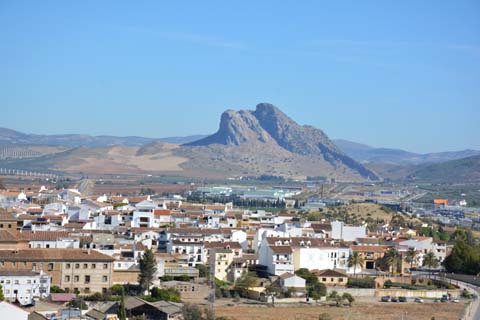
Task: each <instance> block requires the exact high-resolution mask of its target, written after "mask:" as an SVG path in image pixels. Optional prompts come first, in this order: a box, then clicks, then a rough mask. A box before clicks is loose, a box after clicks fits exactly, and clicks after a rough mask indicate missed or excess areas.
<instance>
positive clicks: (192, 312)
mask: <svg viewBox="0 0 480 320" xmlns="http://www.w3.org/2000/svg"><path fill="white" fill-rule="evenodd" d="M182 315H183V319H184V320H202V309H200V307H199V306H197V305H195V304H191V303H185V304H184V305H183V308H182Z"/></svg>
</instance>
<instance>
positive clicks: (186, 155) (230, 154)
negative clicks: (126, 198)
mask: <svg viewBox="0 0 480 320" xmlns="http://www.w3.org/2000/svg"><path fill="white" fill-rule="evenodd" d="M6 136H7V135H6V134H5V135H4V136H3V137H4V138H5V137H6ZM8 137H9V139H10V141H13V140H15V139H17V140H16V141H27V140H28V141H29V142H30V143H32V142H33V141H34V140H33V139H34V138H36V139H38V138H37V137H31V136H30V135H22V134H16V133H15V132H9V133H8ZM96 138H99V137H91V136H87V137H83V136H82V137H81V139H80V137H78V136H74V137H71V140H70V141H69V142H68V145H74V144H77V145H78V144H80V143H81V144H82V146H80V147H78V146H77V147H74V148H70V149H68V150H63V151H62V150H59V151H57V152H56V153H52V154H47V155H42V156H39V157H36V158H28V157H26V158H22V159H7V160H0V166H1V167H8V168H16V169H29V170H35V169H36V168H38V169H41V170H49V171H54V172H68V173H89V174H92V175H94V174H98V175H102V174H107V173H108V174H117V173H123V174H145V173H147V172H148V173H160V174H167V175H170V174H172V175H176V176H180V175H181V176H189V177H195V178H215V179H216V178H220V179H224V178H229V177H238V176H282V177H286V178H293V179H302V178H305V177H306V176H315V177H325V178H327V179H335V180H337V181H365V180H368V179H370V180H377V179H379V177H378V176H377V174H376V173H375V172H374V171H372V170H370V169H368V168H366V167H365V166H363V165H362V164H360V163H358V162H357V161H355V160H353V159H352V158H350V157H349V156H347V155H346V154H345V153H344V152H342V151H341V150H340V149H338V148H337V147H336V145H335V144H334V143H333V142H332V141H331V140H330V139H329V138H328V136H327V135H326V134H325V133H324V132H323V131H322V130H320V129H316V128H313V127H311V126H302V125H299V124H298V123H296V122H295V121H293V120H292V119H290V118H289V117H288V116H287V115H285V114H284V113H283V112H281V111H280V110H279V109H278V108H277V107H275V106H273V105H271V104H267V103H261V104H259V105H257V107H256V109H255V110H240V111H234V110H227V111H225V112H224V113H223V114H222V116H221V119H220V126H219V129H218V131H217V132H216V133H214V134H212V135H210V136H207V137H201V139H199V140H196V141H193V142H187V143H185V144H183V145H179V144H170V143H166V142H164V141H161V140H160V139H157V140H154V141H150V142H149V143H147V144H143V145H134V144H140V143H141V142H146V141H148V140H137V141H136V142H135V140H134V142H132V141H130V142H126V141H124V140H122V139H127V138H118V139H117V140H115V142H122V143H123V144H124V145H121V143H118V145H110V142H111V141H112V140H98V139H96ZM43 139H47V138H46V137H44V138H43ZM79 139H80V140H79ZM60 140H61V139H60V138H59V136H54V137H52V136H49V137H48V142H49V143H59V141H60ZM91 140H93V141H96V142H95V143H92V144H93V145H94V146H90V145H88V144H87V146H84V145H85V144H86V143H85V141H91ZM35 141H39V140H35ZM98 141H102V143H103V144H106V145H103V146H97V145H98V144H99V143H100V142H98Z"/></svg>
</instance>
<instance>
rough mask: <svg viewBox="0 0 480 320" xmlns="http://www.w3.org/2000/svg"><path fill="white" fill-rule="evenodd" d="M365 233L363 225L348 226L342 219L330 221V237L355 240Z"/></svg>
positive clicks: (362, 236)
mask: <svg viewBox="0 0 480 320" xmlns="http://www.w3.org/2000/svg"><path fill="white" fill-rule="evenodd" d="M366 234H367V229H366V228H365V226H348V225H345V223H343V221H333V222H332V238H333V239H337V240H344V241H355V240H356V239H357V238H364V237H365V235H366Z"/></svg>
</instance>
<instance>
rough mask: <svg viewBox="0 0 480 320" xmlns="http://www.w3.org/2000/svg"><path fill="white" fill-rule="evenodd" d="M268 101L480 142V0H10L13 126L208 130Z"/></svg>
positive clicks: (451, 145)
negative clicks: (230, 114)
mask: <svg viewBox="0 0 480 320" xmlns="http://www.w3.org/2000/svg"><path fill="white" fill-rule="evenodd" d="M260 102H270V103H273V104H275V105H276V106H278V107H279V108H280V109H281V110H282V111H284V112H285V113H286V114H287V115H289V116H290V117H292V118H293V119H294V120H296V121H297V122H299V123H300V124H309V125H313V126H315V127H318V128H321V129H322V130H324V131H325V132H326V133H327V134H328V135H329V136H330V137H331V138H342V139H348V140H351V141H356V142H361V143H365V144H369V145H372V146H377V147H394V148H402V149H406V150H409V151H414V152H434V151H446V150H460V149H466V148H472V149H480V139H479V138H480V125H479V120H480V1H476V0H473V1H438V0H435V1H426V0H425V1H413V0H412V1H388V0H387V1H236V2H234V1H169V2H168V3H167V2H166V1H165V2H164V1H17V0H12V1H7V0H0V110H1V112H0V127H7V128H11V129H15V130H19V131H22V132H27V133H37V134H54V133H56V134H60V133H62V134H63V133H84V134H92V135H102V134H109V135H119V136H127V135H137V136H146V137H167V136H183V135H192V134H208V133H213V132H215V131H216V130H217V128H218V123H219V119H220V115H221V113H222V112H223V111H224V110H226V109H254V108H255V105H256V104H258V103H260Z"/></svg>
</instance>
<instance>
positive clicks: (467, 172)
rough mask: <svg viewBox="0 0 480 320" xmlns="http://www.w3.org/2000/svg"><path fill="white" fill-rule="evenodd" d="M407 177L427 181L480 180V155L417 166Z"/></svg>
mask: <svg viewBox="0 0 480 320" xmlns="http://www.w3.org/2000/svg"><path fill="white" fill-rule="evenodd" d="M407 179H409V180H413V181H426V182H435V183H440V182H443V183H445V182H452V183H453V182H480V156H472V157H468V158H463V159H458V160H451V161H447V162H442V163H434V164H424V165H420V166H417V167H416V168H415V169H414V170H413V171H412V172H411V173H410V174H409V175H408V176H407Z"/></svg>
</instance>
